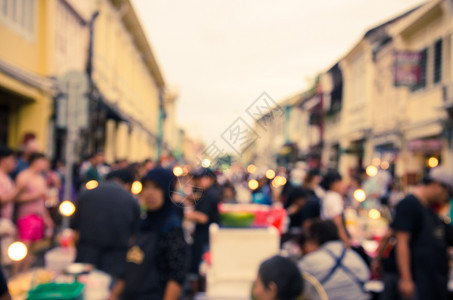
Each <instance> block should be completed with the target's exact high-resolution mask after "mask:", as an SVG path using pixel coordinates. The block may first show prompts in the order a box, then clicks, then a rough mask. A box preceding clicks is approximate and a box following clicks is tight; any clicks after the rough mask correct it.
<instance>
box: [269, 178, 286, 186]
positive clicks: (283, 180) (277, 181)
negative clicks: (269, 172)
mask: <svg viewBox="0 0 453 300" xmlns="http://www.w3.org/2000/svg"><path fill="white" fill-rule="evenodd" d="M286 182H287V180H286V178H285V177H283V176H277V177H275V178H274V180H273V181H272V186H273V187H275V188H278V187H280V186H283V185H285V184H286Z"/></svg>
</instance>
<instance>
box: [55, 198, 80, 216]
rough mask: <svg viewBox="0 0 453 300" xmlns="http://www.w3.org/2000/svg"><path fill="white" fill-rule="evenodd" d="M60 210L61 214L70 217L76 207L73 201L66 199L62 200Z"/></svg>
mask: <svg viewBox="0 0 453 300" xmlns="http://www.w3.org/2000/svg"><path fill="white" fill-rule="evenodd" d="M59 210H60V214H62V215H63V216H65V217H70V216H72V215H73V214H74V212H75V210H76V208H75V206H74V204H73V203H72V202H71V201H68V200H65V201H63V202H61V204H60V207H59Z"/></svg>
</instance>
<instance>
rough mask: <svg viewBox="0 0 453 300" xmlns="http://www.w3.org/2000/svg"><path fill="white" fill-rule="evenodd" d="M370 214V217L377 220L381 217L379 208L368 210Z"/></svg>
mask: <svg viewBox="0 0 453 300" xmlns="http://www.w3.org/2000/svg"><path fill="white" fill-rule="evenodd" d="M368 216H369V217H370V219H373V220H377V219H379V218H380V217H381V213H380V212H379V210H377V209H375V208H373V209H370V211H369V212H368Z"/></svg>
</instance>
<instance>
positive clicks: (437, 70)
mask: <svg viewBox="0 0 453 300" xmlns="http://www.w3.org/2000/svg"><path fill="white" fill-rule="evenodd" d="M433 77H434V83H438V82H440V81H441V80H442V39H440V40H438V41H437V42H436V43H435V44H434V76H433Z"/></svg>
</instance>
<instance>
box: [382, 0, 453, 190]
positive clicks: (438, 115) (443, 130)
mask: <svg viewBox="0 0 453 300" xmlns="http://www.w3.org/2000/svg"><path fill="white" fill-rule="evenodd" d="M452 8H453V4H452V3H451V1H442V0H436V1H430V2H428V3H427V4H425V5H424V6H423V7H421V8H420V9H418V10H417V11H416V12H414V13H413V14H412V15H411V16H409V17H408V18H407V19H405V20H404V21H403V22H401V23H399V24H398V25H397V26H395V28H393V29H392V31H391V33H392V37H393V40H394V47H395V49H396V51H402V52H408V53H418V54H419V55H420V58H419V68H420V73H421V74H420V80H419V82H418V84H417V85H415V86H413V87H411V88H406V89H405V91H404V92H403V93H402V94H400V98H401V101H402V104H403V105H404V112H405V114H404V118H403V119H402V121H401V128H402V131H403V149H404V151H403V153H402V155H401V161H400V168H399V173H400V175H402V176H406V177H408V181H412V182H409V183H413V181H416V179H420V178H421V177H422V176H423V175H425V174H426V171H427V167H428V165H427V161H428V159H429V158H430V157H436V158H437V159H438V160H439V162H440V163H441V164H444V165H445V166H446V167H448V168H450V169H452V168H453V155H452V154H453V153H452V147H451V146H452V144H451V136H452V135H451V133H452V129H451V117H452V115H451V108H452V102H453V69H452V58H453V48H452V34H453V33H452V32H453V31H452V29H453V15H452V13H451V12H452ZM448 113H450V116H449V115H448Z"/></svg>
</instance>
